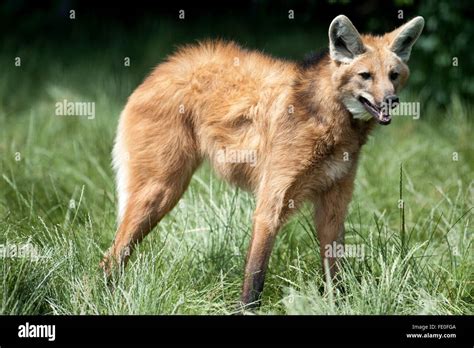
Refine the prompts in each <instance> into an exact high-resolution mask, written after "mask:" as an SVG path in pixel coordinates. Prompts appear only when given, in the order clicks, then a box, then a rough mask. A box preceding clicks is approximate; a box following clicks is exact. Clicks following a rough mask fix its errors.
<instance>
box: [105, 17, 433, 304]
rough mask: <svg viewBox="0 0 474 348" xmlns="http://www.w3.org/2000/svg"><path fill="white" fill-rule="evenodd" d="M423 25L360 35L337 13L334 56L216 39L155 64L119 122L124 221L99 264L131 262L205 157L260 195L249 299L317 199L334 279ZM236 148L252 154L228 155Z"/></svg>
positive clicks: (254, 298) (247, 281)
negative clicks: (373, 143) (360, 168)
mask: <svg viewBox="0 0 474 348" xmlns="http://www.w3.org/2000/svg"><path fill="white" fill-rule="evenodd" d="M423 26H424V20H423V18H422V17H416V18H414V19H412V20H411V21H409V22H408V23H406V24H404V25H403V26H401V27H400V28H398V29H396V30H394V31H392V32H390V33H387V34H385V35H383V36H372V35H362V36H361V35H360V34H359V33H358V32H357V30H356V28H355V27H354V26H353V24H352V23H351V21H350V20H349V19H348V18H347V17H345V16H343V15H340V16H338V17H336V18H335V19H334V20H333V21H332V23H331V25H330V26H329V52H328V53H326V54H322V55H320V56H319V57H317V58H314V59H313V60H312V61H310V62H306V63H305V64H297V63H294V62H290V61H285V60H280V59H275V58H272V57H269V56H267V55H264V54H262V53H260V52H256V51H249V50H246V49H243V48H241V47H239V46H238V45H237V44H235V43H232V42H229V43H225V42H220V41H218V42H215V41H214V42H213V41H209V42H203V43H200V44H197V45H190V46H187V47H184V48H182V49H180V50H179V51H178V52H177V53H175V54H173V55H172V56H170V57H169V58H168V59H167V61H165V62H164V63H162V64H160V65H158V67H157V68H156V69H155V70H154V71H153V72H152V73H151V75H150V76H149V77H148V78H147V79H146V80H145V81H144V82H143V83H142V84H141V85H140V86H139V87H138V88H137V89H136V90H135V91H134V92H133V94H132V95H131V96H130V98H129V100H128V103H127V105H126V106H125V109H124V110H123V112H122V115H121V117H120V122H119V126H118V131H117V138H116V142H115V147H114V150H113V157H114V159H113V163H114V167H115V169H116V172H117V191H118V200H119V202H118V223H119V226H118V231H117V234H116V237H115V240H114V242H113V245H112V246H111V248H110V249H109V251H108V253H107V255H106V256H105V258H104V259H103V261H102V262H101V266H102V268H103V269H104V270H105V271H106V274H110V272H111V271H112V270H113V268H114V266H115V265H116V264H118V265H124V264H125V263H126V261H127V259H128V257H129V255H130V252H131V249H132V248H133V246H134V245H136V244H137V243H138V242H140V241H141V240H142V239H143V238H144V237H145V236H146V235H147V234H148V233H149V232H150V230H151V229H152V228H153V227H154V226H155V225H156V224H157V223H158V222H159V221H160V220H161V219H162V218H163V217H164V216H165V215H166V214H167V213H168V212H169V211H170V210H171V209H172V208H173V207H174V206H175V205H176V203H177V202H178V200H179V199H180V197H181V196H182V195H183V193H184V191H185V190H186V188H187V186H188V184H189V182H190V179H191V176H192V175H193V173H194V171H195V170H196V168H198V167H199V165H200V164H201V162H202V161H203V160H204V159H207V160H208V161H209V162H210V163H211V164H212V166H213V168H214V169H215V171H216V172H217V173H218V174H219V175H220V176H221V177H222V178H224V179H225V180H227V181H229V182H231V183H233V184H235V185H237V186H239V187H242V188H244V189H247V190H250V191H252V192H253V193H254V194H255V196H256V209H255V212H254V215H253V232H252V240H251V241H250V246H249V249H248V254H247V261H246V266H245V275H244V281H243V290H242V297H241V302H242V303H243V305H249V306H253V305H258V303H259V301H260V294H261V292H262V290H263V283H264V277H265V271H266V269H267V265H268V260H269V257H270V253H271V250H272V246H273V244H274V241H275V237H276V235H277V233H278V230H279V229H280V227H281V226H282V224H283V223H284V222H285V220H287V218H288V217H289V216H290V214H291V213H292V212H294V211H296V209H294V208H295V207H298V206H299V205H301V203H302V202H304V201H310V202H312V203H313V204H314V208H315V213H314V218H315V224H316V230H317V234H318V238H319V241H320V252H321V257H322V260H323V266H324V269H325V270H326V271H328V272H330V275H331V276H333V277H334V276H335V274H336V269H337V264H336V260H337V257H336V256H337V255H329V256H328V255H325V253H324V251H325V246H326V245H334V244H333V243H343V237H344V219H345V215H346V212H347V207H348V204H349V202H350V200H351V196H352V191H353V186H354V177H355V174H356V168H357V162H358V159H359V153H360V150H361V147H362V145H363V144H364V143H365V142H366V140H367V136H368V134H369V132H370V131H371V130H372V129H373V128H374V126H375V125H376V124H382V125H387V124H389V123H390V121H391V118H390V109H391V108H392V107H394V105H396V104H397V103H398V98H397V96H396V93H397V92H398V91H399V90H400V89H401V88H402V86H403V85H404V84H405V82H406V81H407V79H408V74H409V70H408V67H407V65H406V63H407V61H408V59H409V57H410V52H411V49H412V46H413V45H414V43H415V41H416V40H417V38H418V36H419V35H420V33H421V31H422V29H423ZM229 151H233V152H234V153H237V154H238V153H239V152H243V153H254V154H255V161H242V160H241V161H234V160H226V158H225V156H224V158H223V156H222V153H228V152H229ZM244 159H245V158H244ZM250 162H251V163H250Z"/></svg>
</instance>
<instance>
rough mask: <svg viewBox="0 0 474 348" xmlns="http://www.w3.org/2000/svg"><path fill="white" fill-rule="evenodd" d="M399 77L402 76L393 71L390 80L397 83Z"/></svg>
mask: <svg viewBox="0 0 474 348" xmlns="http://www.w3.org/2000/svg"><path fill="white" fill-rule="evenodd" d="M398 75H400V74H399V73H397V72H395V71H392V72H391V73H390V80H392V81H395V80H396V79H397V78H398Z"/></svg>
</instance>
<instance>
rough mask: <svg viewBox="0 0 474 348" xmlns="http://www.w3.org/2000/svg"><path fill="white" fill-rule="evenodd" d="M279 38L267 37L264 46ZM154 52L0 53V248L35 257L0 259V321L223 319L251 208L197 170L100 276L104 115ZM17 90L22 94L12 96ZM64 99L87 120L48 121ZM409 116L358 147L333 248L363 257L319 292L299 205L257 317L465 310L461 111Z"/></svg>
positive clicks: (111, 203)
mask: <svg viewBox="0 0 474 348" xmlns="http://www.w3.org/2000/svg"><path fill="white" fill-rule="evenodd" d="M290 35H291V34H290ZM161 39H162V40H165V41H166V40H167V41H166V42H168V41H169V42H171V41H172V38H161ZM281 40H282V41H280V42H277V40H274V42H273V43H272V45H274V46H275V47H277V48H276V49H275V50H276V51H279V47H284V44H283V42H284V40H285V38H284V37H282V39H281ZM308 40H309V39H308ZM155 44H156V43H154V42H152V41H150V42H149V43H146V44H144V47H145V48H144V50H143V57H145V58H142V59H141V58H139V56H138V55H135V57H136V58H132V59H134V60H132V67H130V68H128V69H125V68H123V67H122V66H121V62H122V59H123V56H126V55H127V53H126V52H125V51H124V48H123V47H121V46H118V47H115V48H114V49H112V50H111V52H112V53H110V52H108V51H107V52H101V54H102V56H101V55H100V54H99V53H96V54H95V55H94V53H93V52H92V51H91V52H90V53H91V55H92V56H89V55H87V54H84V56H83V57H84V58H83V59H82V60H81V59H76V60H74V61H73V62H72V63H71V62H67V61H66V60H65V58H64V57H65V56H64V55H61V54H56V55H55V54H52V53H51V52H48V51H47V52H46V53H43V52H44V50H39V49H38V48H34V47H33V48H30V50H29V51H24V52H23V53H22V54H23V56H24V57H25V59H24V62H25V63H24V65H23V66H22V67H21V68H15V67H13V66H12V64H11V61H10V60H8V59H9V58H8V57H7V56H2V57H0V62H1V63H2V66H11V68H7V69H6V72H5V75H4V77H3V78H2V83H1V85H0V95H3V97H2V103H1V104H0V107H1V108H0V132H1V133H0V136H1V139H2V140H1V142H0V150H1V151H0V152H1V154H2V156H1V178H0V192H1V195H0V244H1V245H3V247H4V248H5V247H6V246H8V245H23V244H25V243H28V242H29V243H31V244H32V245H34V246H35V248H36V249H37V251H38V252H39V254H40V255H41V256H42V257H41V258H40V259H38V260H32V259H29V258H20V257H6V258H1V259H0V282H1V283H0V313H2V314H229V313H232V312H233V311H234V310H235V305H236V301H237V300H238V299H239V294H240V290H241V282H242V275H243V263H244V258H245V254H246V248H247V244H248V241H249V238H250V232H251V215H252V210H253V207H254V204H255V203H254V200H253V198H252V197H251V196H250V195H249V194H247V193H245V192H242V191H239V190H237V189H235V188H232V187H230V186H228V185H227V184H225V183H223V182H221V181H220V180H219V179H218V178H216V177H215V176H214V175H213V174H211V171H210V169H209V167H208V166H207V165H204V166H203V167H202V168H201V169H200V170H199V171H198V173H197V174H196V175H195V176H194V178H193V180H192V183H191V185H190V188H189V189H188V191H187V192H186V194H185V196H184V197H183V198H182V200H181V201H180V203H179V205H178V206H177V207H176V208H175V209H174V210H173V211H172V213H171V214H169V215H168V216H167V217H166V218H165V219H164V220H163V221H162V223H161V224H160V225H159V226H158V227H157V229H155V230H154V231H153V232H152V233H151V234H150V235H149V236H148V237H147V238H146V239H145V241H144V242H143V243H142V244H141V245H140V246H139V247H138V250H137V251H136V252H135V254H134V256H133V257H132V260H131V262H130V264H129V266H128V268H127V272H126V274H125V276H124V277H122V278H121V279H119V280H118V283H117V286H116V289H115V291H114V292H111V291H110V290H109V288H108V287H107V286H106V285H105V282H104V278H103V276H102V274H101V272H100V271H99V269H98V263H99V261H100V259H101V257H102V254H103V252H104V251H105V250H106V249H107V248H108V246H109V245H110V243H111V241H112V239H113V236H114V233H115V209H116V208H115V199H116V197H115V193H114V185H113V174H112V170H111V166H110V161H111V158H110V152H111V146H112V141H113V136H114V131H115V127H116V123H117V117H118V114H119V113H120V110H121V108H122V107H123V104H124V103H125V100H126V96H127V95H128V94H129V93H130V92H131V91H132V90H133V88H134V87H135V86H136V85H137V83H138V82H139V80H140V79H141V78H142V77H143V76H144V75H145V74H146V72H147V70H148V69H149V68H150V67H151V66H152V65H153V64H154V62H156V61H157V58H156V57H163V56H164V55H165V54H166V53H167V52H168V51H169V50H170V45H168V44H166V45H161V46H157V45H155ZM154 47H159V48H157V49H155V51H156V53H155V55H154V56H153V55H152V53H151V52H152V51H153V49H154ZM163 47H165V48H163ZM152 56H153V57H152ZM28 57H36V59H35V62H32V60H31V59H29V58H28ZM140 59H141V60H140ZM45 61H47V62H49V64H46V65H44V64H43V63H40V62H45ZM89 62H94V64H90V63H89ZM112 62H115V63H112ZM135 62H136V63H135ZM42 64H43V65H42ZM413 69H414V68H413ZM32 76H34V77H35V79H36V81H37V82H36V83H32V82H35V81H32ZM16 83H18V84H20V85H22V86H24V87H25V88H18V89H14V90H18V93H12V92H11V90H12V88H14V86H15V84H16ZM63 99H68V100H71V101H94V102H95V103H96V117H95V118H94V119H91V120H88V119H87V118H86V117H67V116H56V115H55V114H54V110H55V108H54V105H55V103H56V102H58V101H62V100H63ZM404 99H405V100H415V101H416V100H417V96H416V94H415V95H410V94H409V93H407V94H406V95H405V96H404ZM421 112H422V115H421V119H420V120H416V121H415V120H412V119H410V118H408V117H399V118H395V120H394V122H393V124H392V125H390V126H388V127H384V128H379V129H378V130H377V131H375V132H374V136H373V137H372V138H371V139H370V141H369V143H368V144H367V145H366V146H365V147H364V149H363V155H362V159H361V163H360V166H359V171H358V175H357V179H356V190H355V194H354V198H353V201H352V204H351V207H350V212H349V216H348V218H347V222H346V230H347V237H346V242H347V243H348V244H354V245H360V246H363V247H364V252H365V257H364V258H362V259H351V258H348V259H346V260H345V262H344V265H343V271H342V274H341V276H342V279H343V282H344V291H340V290H339V289H334V290H333V291H328V289H332V286H331V284H325V280H324V279H323V277H322V275H321V266H320V260H319V255H318V251H317V250H318V242H317V239H316V238H315V236H314V235H315V231H314V227H313V225H312V222H311V221H312V217H311V211H310V209H309V207H304V208H303V209H302V210H301V211H300V212H299V213H298V214H296V215H295V217H294V218H293V219H292V220H291V221H290V222H289V223H288V224H287V225H286V226H285V228H284V229H283V230H282V231H281V233H280V235H279V237H278V239H277V242H276V245H275V248H274V250H273V254H272V257H271V261H270V268H269V273H268V275H267V280H266V287H265V291H264V300H263V305H262V307H261V308H260V309H259V311H258V313H262V314H472V313H473V312H474V311H473V309H474V288H473V285H474V284H473V279H474V256H473V255H474V253H473V236H472V207H473V198H474V191H473V178H472V173H473V171H474V151H473V150H474V145H473V143H472V131H473V124H472V120H473V117H472V116H473V110H472V106H471V104H469V103H467V102H465V101H462V100H459V99H458V98H457V97H456V96H452V102H451V104H450V106H449V107H448V108H447V109H446V110H439V109H435V108H434V107H430V105H429V103H423V104H422V109H421ZM453 153H457V154H458V160H457V161H455V160H453V156H455V155H453ZM402 165H403V170H401V167H402ZM400 197H402V200H403V202H404V204H403V209H400V208H399V207H400V204H399V199H400ZM324 284H325V285H326V291H324V292H321V291H320V289H321V286H322V285H324Z"/></svg>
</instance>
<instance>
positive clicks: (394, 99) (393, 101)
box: [383, 95, 400, 109]
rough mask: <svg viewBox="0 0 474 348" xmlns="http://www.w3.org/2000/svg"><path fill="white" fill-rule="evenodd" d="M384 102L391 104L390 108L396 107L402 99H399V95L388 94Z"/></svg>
mask: <svg viewBox="0 0 474 348" xmlns="http://www.w3.org/2000/svg"><path fill="white" fill-rule="evenodd" d="M383 102H384V104H387V105H389V106H390V108H392V109H393V108H394V107H396V106H397V105H398V103H399V102H400V100H399V99H398V97H397V96H396V95H388V96H386V97H385V98H384V100H383Z"/></svg>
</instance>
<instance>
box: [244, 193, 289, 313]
mask: <svg viewBox="0 0 474 348" xmlns="http://www.w3.org/2000/svg"><path fill="white" fill-rule="evenodd" d="M278 187H279V186H278V185H276V184H268V185H266V188H264V189H262V190H261V191H260V194H258V196H257V207H256V209H255V213H254V217H253V229H252V239H251V241H250V244H249V249H248V253H247V260H246V264H245V274H244V283H243V289H242V295H241V304H242V305H243V306H245V307H246V308H253V307H258V306H259V304H260V295H261V293H262V291H263V283H264V281H265V273H266V270H267V267H268V261H269V259H270V254H271V252H272V249H273V244H274V242H275V238H276V236H277V234H278V231H279V230H280V227H281V226H282V224H283V223H284V221H285V219H286V218H287V217H288V215H289V210H288V209H287V208H288V207H287V206H286V205H285V204H284V199H285V193H286V192H285V190H277V189H278Z"/></svg>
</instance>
